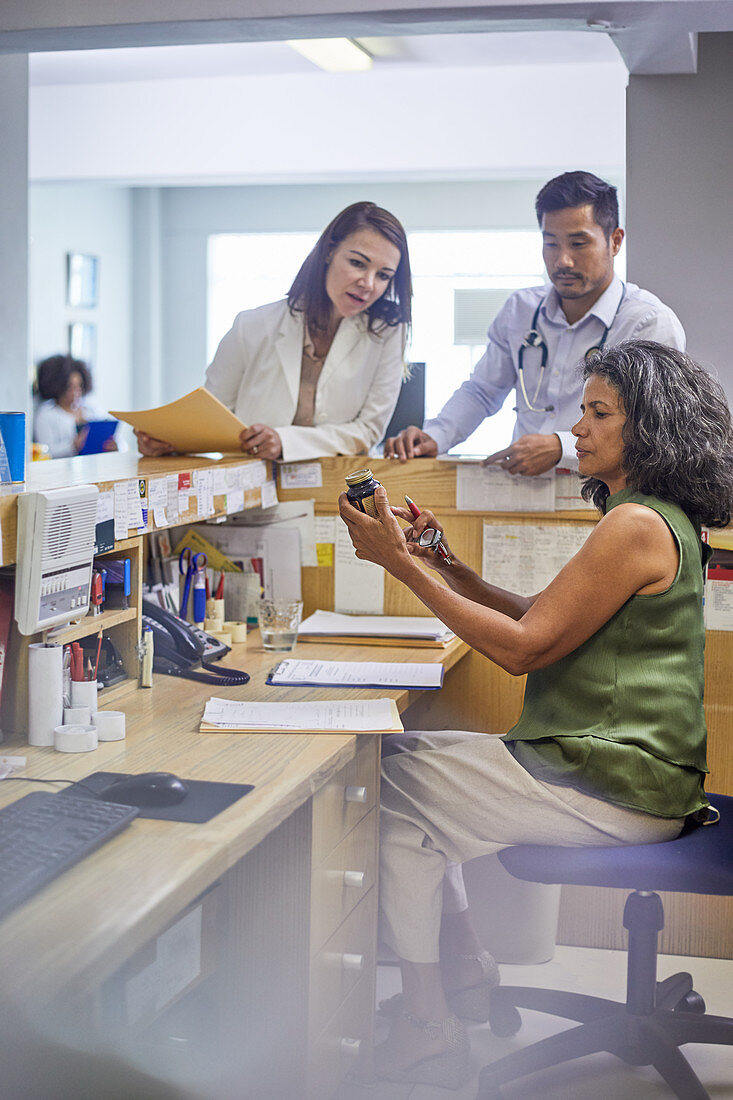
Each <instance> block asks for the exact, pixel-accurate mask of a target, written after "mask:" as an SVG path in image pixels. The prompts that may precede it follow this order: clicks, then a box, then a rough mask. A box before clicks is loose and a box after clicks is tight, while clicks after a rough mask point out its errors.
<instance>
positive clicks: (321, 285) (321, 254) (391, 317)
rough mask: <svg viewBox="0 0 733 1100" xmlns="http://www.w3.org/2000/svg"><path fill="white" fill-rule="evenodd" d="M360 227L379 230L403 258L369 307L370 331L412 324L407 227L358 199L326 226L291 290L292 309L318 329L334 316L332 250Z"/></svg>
mask: <svg viewBox="0 0 733 1100" xmlns="http://www.w3.org/2000/svg"><path fill="white" fill-rule="evenodd" d="M359 229H374V230H376V231H377V233H381V234H382V236H383V237H386V239H387V240H388V241H389V242H390V243H391V244H393V245H394V246H395V248H398V249H399V252H400V262H399V264H398V265H397V271H396V272H395V274H394V276H393V277H392V279H391V280H390V283H389V286H388V287H387V289H386V291H385V292H384V294H383V295H382V296H381V297H380V298H378V299H377V300H376V302H374V304H373V305H372V306H370V307H369V309H368V310H367V311H366V313H367V316H368V318H369V331H370V332H376V333H378V332H380V331H381V330H382V329H384V328H385V327H386V326H394V325H399V324H407V325H409V324H410V321H411V319H412V308H411V307H412V275H411V273H410V256H409V252H408V249H407V237H406V235H405V231H404V229H403V228H402V226H401V225H400V223H399V222H398V221H397V218H395V216H394V214H390V213H389V211H388V210H383V209H382V207H381V206H376V205H375V203H373V202H355V203H353V204H352V205H351V206H347V207H346V209H345V210H342V211H341V213H340V214H338V215H337V216H336V217H335V218H334V219H333V221H332V222H331V223H330V224H329V225H327V226H326V228H325V229H324V230H323V232H322V233H321V235H320V237H319V238H318V241H317V242H316V244H315V246H314V248H313V249H312V250H311V252H310V253H309V254H308V256H307V257H306V259H305V261H304V263H303V266H302V267H301V269H300V271H299V272H298V274H297V275H296V276H295V279H294V280H293V285H292V286H291V287H290V290H289V291H288V305H289V306H290V310H291V312H295V311H299V312H302V313H304V314H305V318H306V322H307V324H308V327H309V328H310V329H313V330H314V331H321V332H323V331H324V330H325V329H327V328H328V322H329V320H330V317H331V301H330V299H329V297H328V295H327V293H326V268H327V266H328V261H329V258H330V256H331V253H332V252H333V250H334V248H335V247H336V246H337V245H339V244H340V243H341V241H343V240H344V239H345V238H346V237H348V236H350V235H351V234H352V233H356V232H357V231H358V230H359Z"/></svg>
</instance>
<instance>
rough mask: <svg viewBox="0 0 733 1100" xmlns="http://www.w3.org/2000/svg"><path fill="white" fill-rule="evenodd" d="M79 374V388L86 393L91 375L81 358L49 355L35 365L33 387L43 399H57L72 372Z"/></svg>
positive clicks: (89, 385)
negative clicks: (34, 383)
mask: <svg viewBox="0 0 733 1100" xmlns="http://www.w3.org/2000/svg"><path fill="white" fill-rule="evenodd" d="M75 373H76V374H79V375H80V376H81V390H82V393H83V394H85V395H86V394H88V393H90V392H91V389H92V376H91V373H90V371H89V367H88V366H87V365H86V363H85V362H84V361H83V360H82V359H73V358H72V357H71V356H70V355H50V356H49V357H48V359H43V360H41V362H40V363H39V364H38V366H37V367H36V385H35V389H36V391H37V393H38V396H39V397H41V398H43V400H44V401H48V400H53V401H57V400H58V398H59V397H60V396H61V394H62V393H63V392H64V391H65V390H66V388H67V386H68V385H69V380H70V378H71V376H72V374H75Z"/></svg>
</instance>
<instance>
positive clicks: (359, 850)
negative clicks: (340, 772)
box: [310, 808, 377, 955]
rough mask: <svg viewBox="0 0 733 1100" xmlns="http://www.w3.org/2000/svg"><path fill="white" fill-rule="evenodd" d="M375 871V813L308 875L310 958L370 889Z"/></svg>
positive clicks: (366, 818)
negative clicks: (309, 892)
mask: <svg viewBox="0 0 733 1100" xmlns="http://www.w3.org/2000/svg"><path fill="white" fill-rule="evenodd" d="M376 870H377V810H376V808H375V809H373V810H371V812H370V813H369V814H367V816H366V817H365V818H364V819H363V820H362V821H360V822H359V824H358V825H357V826H356V828H355V829H352V830H351V832H350V833H349V834H348V836H345V837H344V839H343V840H342V841H341V843H340V844H339V845H338V847H337V848H335V849H334V850H333V851H332V852H331V853H330V855H329V856H328V858H327V859H325V860H324V861H323V863H321V864H320V866H318V867H314V869H313V873H312V875H311V941H310V942H311V955H313V954H314V953H315V952H316V951H318V950H320V948H321V947H322V946H323V945H324V944H325V943H326V941H327V940H328V939H329V937H330V936H331V935H333V933H334V932H335V930H336V929H337V928H338V926H339V925H340V924H341V922H342V921H343V920H344V919H345V918H346V917H347V916H348V915H349V913H350V912H351V910H352V909H354V908H355V907H356V906H357V905H358V904H359V902H360V901H361V900H362V899H363V898H365V897H366V895H367V893H368V892H369V890H371V888H372V886H374V882H375V879H376Z"/></svg>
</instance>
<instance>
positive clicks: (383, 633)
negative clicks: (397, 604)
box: [299, 611, 454, 641]
mask: <svg viewBox="0 0 733 1100" xmlns="http://www.w3.org/2000/svg"><path fill="white" fill-rule="evenodd" d="M299 633H300V634H321V635H323V636H324V637H327V636H329V635H336V636H338V635H339V634H343V635H349V636H353V637H364V638H370V637H371V638H416V639H418V640H426V641H445V640H446V639H449V638H452V637H454V635H453V631H452V630H449V629H448V627H447V626H446V625H445V623H442V622H441V621H440V619H436V618H434V617H433V616H432V615H424V616H423V615H339V614H337V613H336V612H335V611H314V612H313V614H312V615H309V616H308V618H307V619H304V620H303V622H302V623H301V624H300V631H299Z"/></svg>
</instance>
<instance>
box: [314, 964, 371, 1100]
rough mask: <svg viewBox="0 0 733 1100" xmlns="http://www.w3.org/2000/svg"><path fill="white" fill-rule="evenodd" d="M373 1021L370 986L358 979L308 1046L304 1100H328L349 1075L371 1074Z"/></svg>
mask: <svg viewBox="0 0 733 1100" xmlns="http://www.w3.org/2000/svg"><path fill="white" fill-rule="evenodd" d="M373 1017H374V986H373V984H372V982H371V981H367V980H366V978H362V980H361V981H359V982H357V984H356V985H355V986H354V988H353V989H352V991H351V993H350V994H349V995H348V997H347V998H346V1000H345V1001H344V1002H343V1003H342V1005H341V1006H340V1007H339V1009H338V1011H337V1012H336V1013H335V1014H334V1015H333V1016H332V1017H331V1019H330V1020H329V1022H328V1023H327V1024H326V1026H325V1028H324V1029H323V1031H321V1032H320V1034H319V1035H318V1036H317V1037H316V1038H315V1039H314V1041H313V1042H312V1043H311V1047H310V1051H309V1064H308V1100H332V1098H333V1097H335V1096H336V1093H337V1090H338V1088H339V1085H340V1084H341V1082H342V1081H343V1079H344V1078H345V1077H346V1074H347V1073H349V1071H354V1070H355V1071H357V1072H360V1073H362V1074H364V1073H369V1072H370V1071H371V1068H372V1065H373V1061H372V1020H373ZM359 1091H361V1090H359ZM364 1094H365V1095H368V1093H367V1092H366V1090H365V1091H364Z"/></svg>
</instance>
